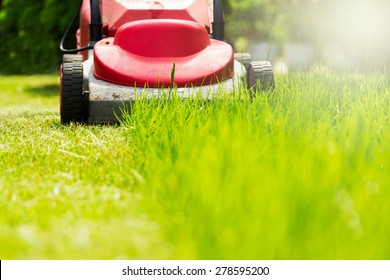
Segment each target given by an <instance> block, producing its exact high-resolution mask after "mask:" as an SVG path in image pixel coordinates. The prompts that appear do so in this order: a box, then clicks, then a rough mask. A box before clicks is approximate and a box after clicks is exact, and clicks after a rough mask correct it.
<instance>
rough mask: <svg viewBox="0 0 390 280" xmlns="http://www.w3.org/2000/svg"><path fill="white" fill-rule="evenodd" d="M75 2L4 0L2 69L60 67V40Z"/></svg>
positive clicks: (1, 14)
mask: <svg viewBox="0 0 390 280" xmlns="http://www.w3.org/2000/svg"><path fill="white" fill-rule="evenodd" d="M76 2H77V1H76ZM75 4H77V3H75V1H73V0H64V1H56V0H37V1H26V0H4V1H3V3H2V9H1V11H0V41H1V44H0V73H33V72H51V71H53V70H54V69H56V68H57V67H58V63H59V57H60V52H59V48H58V44H59V41H60V38H61V36H62V33H63V31H64V30H65V28H66V26H67V25H68V23H69V18H70V17H71V15H72V13H73V12H74V9H75Z"/></svg>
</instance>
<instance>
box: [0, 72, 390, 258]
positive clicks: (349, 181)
mask: <svg viewBox="0 0 390 280" xmlns="http://www.w3.org/2000/svg"><path fill="white" fill-rule="evenodd" d="M389 92H390V90H389V81H388V80H387V77H386V76H385V75H381V74H375V75H357V74H344V75H341V76H339V75H336V74H331V75H329V76H324V75H319V74H313V73H311V74H308V73H301V74H292V75H289V76H282V77H277V88H276V90H275V92H274V93H273V94H268V95H266V94H263V95H259V96H257V97H256V98H255V99H254V100H253V101H252V102H251V101H250V100H248V99H247V98H239V96H240V95H241V96H243V95H247V92H245V91H244V90H242V89H239V90H237V92H235V94H234V95H233V96H232V97H230V98H226V97H225V98H222V99H221V100H216V101H214V102H207V103H204V102H200V101H199V100H186V101H184V102H183V101H181V100H179V99H177V98H173V100H171V101H166V100H151V101H146V100H140V101H139V102H137V103H136V104H135V105H134V106H133V107H132V114H131V115H127V116H126V117H125V120H124V121H123V122H122V123H121V125H119V126H84V125H74V124H72V125H70V126H63V125H61V124H60V123H59V116H58V107H59V105H58V78H57V77H55V76H33V77H0V95H1V99H0V213H1V216H0V248H1V249H0V259H31V258H33V259H36V258H39V259H40V258H43V259H48V258H49V259H52V258H54V259H64V258H65V259H86V258H87V259H89V258H92V259H123V258H126V259H129V258H130V259H140V258H142V259H161V258H162V259H389V258H390V242H389V241H388V240H389V238H388V237H389V236H390V222H389V219H388V216H389V215H390V206H389V203H388V202H389V201H390V189H389V187H390V175H389V174H390V166H389V158H390V146H389V145H390V144H389V143H390V130H389V128H390V123H389V105H390V104H389V100H390V94H389Z"/></svg>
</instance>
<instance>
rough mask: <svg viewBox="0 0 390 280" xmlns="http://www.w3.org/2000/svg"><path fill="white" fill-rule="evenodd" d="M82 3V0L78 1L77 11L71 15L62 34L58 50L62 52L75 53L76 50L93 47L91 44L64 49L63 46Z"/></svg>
mask: <svg viewBox="0 0 390 280" xmlns="http://www.w3.org/2000/svg"><path fill="white" fill-rule="evenodd" d="M82 4H83V0H81V1H80V3H79V5H78V7H77V11H76V12H75V13H74V15H73V17H72V20H71V21H70V24H69V26H68V28H67V29H66V31H65V33H64V36H62V39H61V43H60V50H61V51H62V52H63V53H77V52H81V51H86V50H91V49H93V46H86V47H81V48H79V49H65V48H64V43H65V40H66V39H67V38H68V37H69V33H70V30H71V29H72V27H73V26H74V25H75V23H76V20H77V19H78V17H79V15H80V10H81V6H82Z"/></svg>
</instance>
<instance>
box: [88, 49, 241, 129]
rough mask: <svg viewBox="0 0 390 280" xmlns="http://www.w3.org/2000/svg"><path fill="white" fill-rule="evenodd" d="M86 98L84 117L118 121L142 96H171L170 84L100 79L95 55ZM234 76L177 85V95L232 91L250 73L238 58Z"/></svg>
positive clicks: (207, 96)
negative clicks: (150, 85)
mask: <svg viewBox="0 0 390 280" xmlns="http://www.w3.org/2000/svg"><path fill="white" fill-rule="evenodd" d="M83 68H84V85H83V88H84V90H85V93H86V94H84V102H85V103H86V106H85V107H87V108H88V112H86V115H85V117H84V121H85V122H87V123H115V122H118V117H119V118H120V117H121V114H122V112H121V109H123V108H125V107H126V106H128V105H129V104H130V103H131V102H135V101H136V100H139V99H141V98H146V99H152V98H156V97H165V98H168V92H169V89H168V88H165V89H164V88H147V87H142V88H141V87H130V86H123V85H117V84H112V83H109V82H106V81H103V80H98V79H96V78H95V76H94V75H93V56H92V55H90V57H89V59H88V60H86V61H84V63H83ZM234 69H235V72H234V77H233V78H231V79H228V80H225V81H222V82H220V83H217V84H211V85H204V86H194V87H176V88H175V89H174V92H175V95H176V96H178V97H181V98H183V99H186V98H195V97H199V98H202V99H205V100H210V99H213V98H216V97H218V96H221V94H223V93H231V92H232V91H233V90H234V89H235V88H237V87H238V86H239V85H240V84H242V83H243V81H244V80H245V77H246V70H245V67H244V66H243V65H242V64H241V63H240V62H238V61H234Z"/></svg>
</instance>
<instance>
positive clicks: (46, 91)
mask: <svg viewBox="0 0 390 280" xmlns="http://www.w3.org/2000/svg"><path fill="white" fill-rule="evenodd" d="M25 92H26V93H28V94H31V95H33V96H42V97H52V96H59V95H60V85H58V84H47V85H42V86H33V87H26V88H25Z"/></svg>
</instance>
